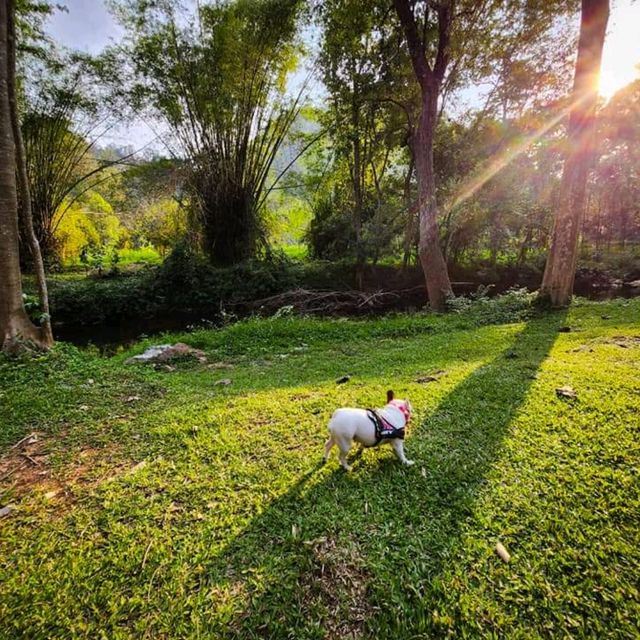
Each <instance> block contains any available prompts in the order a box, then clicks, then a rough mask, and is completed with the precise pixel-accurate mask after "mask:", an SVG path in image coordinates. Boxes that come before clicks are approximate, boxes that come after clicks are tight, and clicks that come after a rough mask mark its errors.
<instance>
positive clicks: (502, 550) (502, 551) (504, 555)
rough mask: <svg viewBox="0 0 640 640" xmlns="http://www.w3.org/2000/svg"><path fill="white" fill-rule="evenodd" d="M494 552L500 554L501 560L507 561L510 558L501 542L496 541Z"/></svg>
mask: <svg viewBox="0 0 640 640" xmlns="http://www.w3.org/2000/svg"><path fill="white" fill-rule="evenodd" d="M496 553H497V554H498V555H499V556H500V559H501V560H503V561H504V562H509V560H511V556H510V555H509V552H508V551H507V550H506V549H505V548H504V546H503V545H502V543H501V542H498V544H496Z"/></svg>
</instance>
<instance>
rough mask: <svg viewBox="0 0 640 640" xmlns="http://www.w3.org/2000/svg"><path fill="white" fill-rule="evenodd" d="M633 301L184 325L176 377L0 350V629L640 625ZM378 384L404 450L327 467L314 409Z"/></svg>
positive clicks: (215, 634)
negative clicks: (526, 316) (398, 422)
mask: <svg viewBox="0 0 640 640" xmlns="http://www.w3.org/2000/svg"><path fill="white" fill-rule="evenodd" d="M639 319H640V299H636V300H634V301H622V300H618V301H614V302H610V303H587V302H579V303H577V304H576V305H574V306H573V307H572V308H571V309H570V310H569V311H568V312H567V313H554V314H548V315H545V316H543V317H537V318H533V319H530V320H528V321H525V322H516V323H511V324H481V323H479V322H478V321H477V317H476V316H474V314H473V313H472V312H467V313H462V314H460V315H451V316H446V317H434V316H427V315H416V316H413V317H407V316H404V317H393V318H387V319H380V320H368V321H328V320H327V321H324V320H311V319H306V320H305V319H287V318H281V319H277V320H252V321H247V322H242V323H239V324H236V325H233V326H230V327H228V328H226V329H224V330H222V331H210V332H205V331H201V332H196V333H193V334H188V335H184V336H181V338H182V339H184V340H185V341H187V342H189V343H190V344H192V345H193V346H196V347H199V348H202V349H204V350H205V351H206V352H207V355H208V363H209V364H208V365H207V364H193V365H188V364H183V365H181V366H180V367H179V368H178V370H177V371H174V372H161V371H154V370H153V369H151V368H145V367H144V366H131V365H125V364H124V360H125V359H126V357H127V355H131V353H132V352H139V351H140V350H141V349H142V347H143V346H144V345H142V344H141V345H138V347H137V348H136V349H133V350H132V351H131V352H129V354H124V355H119V356H116V357H114V358H111V359H106V358H105V359H103V358H99V357H98V356H97V355H95V354H93V353H91V352H90V351H84V352H81V351H78V350H76V349H75V348H72V347H70V346H68V345H58V346H57V347H56V348H55V349H54V350H53V352H52V353H50V354H48V355H46V356H42V357H40V358H39V359H38V360H36V361H18V362H16V361H7V360H0V424H1V425H2V429H1V430H0V452H2V456H3V457H2V458H1V459H0V478H1V481H0V487H1V488H0V506H4V505H7V504H12V505H13V506H14V510H13V511H11V512H10V513H9V515H7V516H5V517H2V518H0V547H1V552H0V636H1V637H3V638H19V637H29V638H54V637H55V638H58V637H64V638H67V637H88V638H109V639H112V638H182V637H189V638H278V639H280V638H292V639H296V640H298V639H307V638H330V639H334V638H336V639H337V638H378V639H380V638H400V639H418V638H433V637H455V638H476V637H488V638H494V637H495V638H498V637H500V638H536V637H554V638H556V637H557V638H569V637H573V638H637V637H639V635H640V629H639V626H638V621H639V620H640V596H639V591H638V590H639V576H640V482H639V478H638V474H639V470H640V444H639V442H640V437H639V436H640V433H639V432H640V323H639ZM565 326H568V327H570V328H571V331H569V332H563V331H559V329H560V328H562V327H565ZM179 337H180V336H171V338H170V339H171V340H175V339H177V338H179ZM164 340H165V338H163V341H164ZM157 341H158V340H157V339H156V342H157ZM436 372H441V373H438V375H435V376H433V377H435V378H436V380H434V381H431V382H425V381H424V378H425V377H427V376H430V375H432V374H434V373H436ZM344 374H349V375H351V380H350V381H349V382H348V383H347V384H344V385H336V382H335V381H336V379H337V378H339V377H340V376H342V375H344ZM224 378H228V379H230V380H231V384H229V385H220V384H218V385H216V384H215V383H216V382H217V381H219V380H221V379H224ZM418 380H422V381H420V382H419V381H418ZM564 385H570V386H571V387H573V388H574V389H575V391H576V393H577V398H576V399H560V398H558V397H557V396H556V393H555V390H556V388H558V387H562V386H564ZM390 387H391V388H393V389H395V391H396V393H397V395H398V396H399V397H408V398H410V399H411V402H412V404H413V407H414V410H415V419H414V421H413V422H412V426H411V429H410V432H409V434H408V438H407V442H406V450H407V454H408V456H409V457H410V458H412V459H414V460H415V461H416V464H415V466H413V467H407V468H405V467H401V466H400V465H399V464H398V463H397V462H396V461H395V459H394V457H393V454H392V452H391V450H390V449H389V448H387V447H384V448H382V449H370V450H366V451H365V452H364V453H363V455H362V456H361V457H359V458H357V459H356V460H355V461H354V463H353V464H354V470H353V472H351V473H348V474H347V473H345V472H343V471H342V470H341V469H340V468H339V467H338V462H337V459H336V458H335V457H333V458H332V459H331V461H330V462H329V464H327V465H326V466H324V467H322V466H320V465H319V464H318V462H319V460H320V456H321V450H322V443H323V441H324V439H325V438H326V423H327V421H328V419H329V417H330V415H331V413H332V411H333V410H334V409H335V408H336V407H338V406H341V405H357V406H380V405H381V404H383V398H384V395H385V391H386V389H387V388H390ZM32 432H36V433H37V440H36V441H34V442H31V443H27V444H24V445H20V446H18V447H15V448H11V447H12V446H13V445H14V444H15V443H16V442H18V441H19V440H20V439H21V438H23V437H24V436H26V435H28V434H30V433H32ZM334 456H335V452H334ZM498 541H500V542H501V543H502V544H503V545H504V546H505V547H506V549H507V550H508V551H509V553H510V554H511V561H510V562H509V563H508V564H507V563H504V562H503V561H502V560H501V559H500V558H499V557H498V555H497V554H496V552H495V547H496V543H497V542H498Z"/></svg>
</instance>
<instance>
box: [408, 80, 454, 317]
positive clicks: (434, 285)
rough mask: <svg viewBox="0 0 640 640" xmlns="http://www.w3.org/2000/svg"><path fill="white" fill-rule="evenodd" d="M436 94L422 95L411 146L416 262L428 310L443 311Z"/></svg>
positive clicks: (447, 287) (445, 292)
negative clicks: (415, 192) (417, 230)
mask: <svg viewBox="0 0 640 640" xmlns="http://www.w3.org/2000/svg"><path fill="white" fill-rule="evenodd" d="M437 104H438V93H437V90H436V89H433V88H427V89H426V90H425V89H423V91H422V113H421V114H420V119H419V121H418V125H417V127H416V132H415V136H414V139H413V141H412V143H413V155H414V159H415V168H416V179H417V182H418V215H419V221H420V222H419V224H420V245H419V253H420V262H421V264H422V270H423V271H424V276H425V280H426V283H427V293H428V295H429V303H430V304H431V308H432V309H434V310H436V311H444V310H445V308H446V300H447V296H449V295H451V282H450V280H449V273H448V272H447V264H446V262H445V260H444V256H443V255H442V249H441V248H440V233H439V230H438V222H437V214H438V207H437V203H436V182H435V173H434V167H433V138H434V132H435V127H436V119H437Z"/></svg>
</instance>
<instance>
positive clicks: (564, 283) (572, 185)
mask: <svg viewBox="0 0 640 640" xmlns="http://www.w3.org/2000/svg"><path fill="white" fill-rule="evenodd" d="M608 19H609V0H582V17H581V20H580V40H579V42H578V58H577V61H576V71H575V78H574V83H573V92H572V107H571V111H570V115H569V127H568V132H567V154H566V158H565V163H564V170H563V173H562V181H561V185H560V195H559V198H558V203H557V210H556V217H555V222H554V227H553V233H552V237H551V246H550V249H549V256H548V258H547V264H546V267H545V271H544V277H543V279H542V287H541V289H540V297H541V298H542V299H546V300H548V301H549V302H550V303H551V304H552V305H553V306H555V307H564V306H567V305H568V304H569V302H570V301H571V295H572V293H573V283H574V279H575V273H576V262H577V256H578V236H579V233H580V227H581V225H582V219H583V216H584V209H585V204H586V188H587V177H588V174H589V169H590V167H591V164H592V152H593V137H594V131H595V112H596V104H597V98H598V93H597V88H598V76H599V73H600V62H601V60H602V47H603V45H604V37H605V33H606V30H607V21H608Z"/></svg>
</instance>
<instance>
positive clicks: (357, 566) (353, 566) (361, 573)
mask: <svg viewBox="0 0 640 640" xmlns="http://www.w3.org/2000/svg"><path fill="white" fill-rule="evenodd" d="M307 544H308V545H309V546H310V547H311V562H312V568H311V570H310V571H308V572H306V573H305V574H304V575H302V576H301V577H300V580H299V585H300V592H301V594H302V600H303V603H304V605H305V609H314V608H316V607H317V606H318V605H319V606H320V607H322V608H323V609H325V610H326V619H325V620H324V622H323V628H324V631H325V634H326V635H325V638H326V639H327V640H338V639H341V640H346V639H348V640H356V639H357V638H362V637H363V634H364V627H365V622H366V611H367V582H368V576H367V573H366V571H365V568H364V562H363V560H362V558H361V556H360V554H359V551H358V548H357V547H356V545H355V544H353V543H348V544H346V545H340V544H338V543H337V542H336V541H335V540H333V539H332V538H324V537H323V538H318V539H317V540H312V541H310V542H308V543H307Z"/></svg>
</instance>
